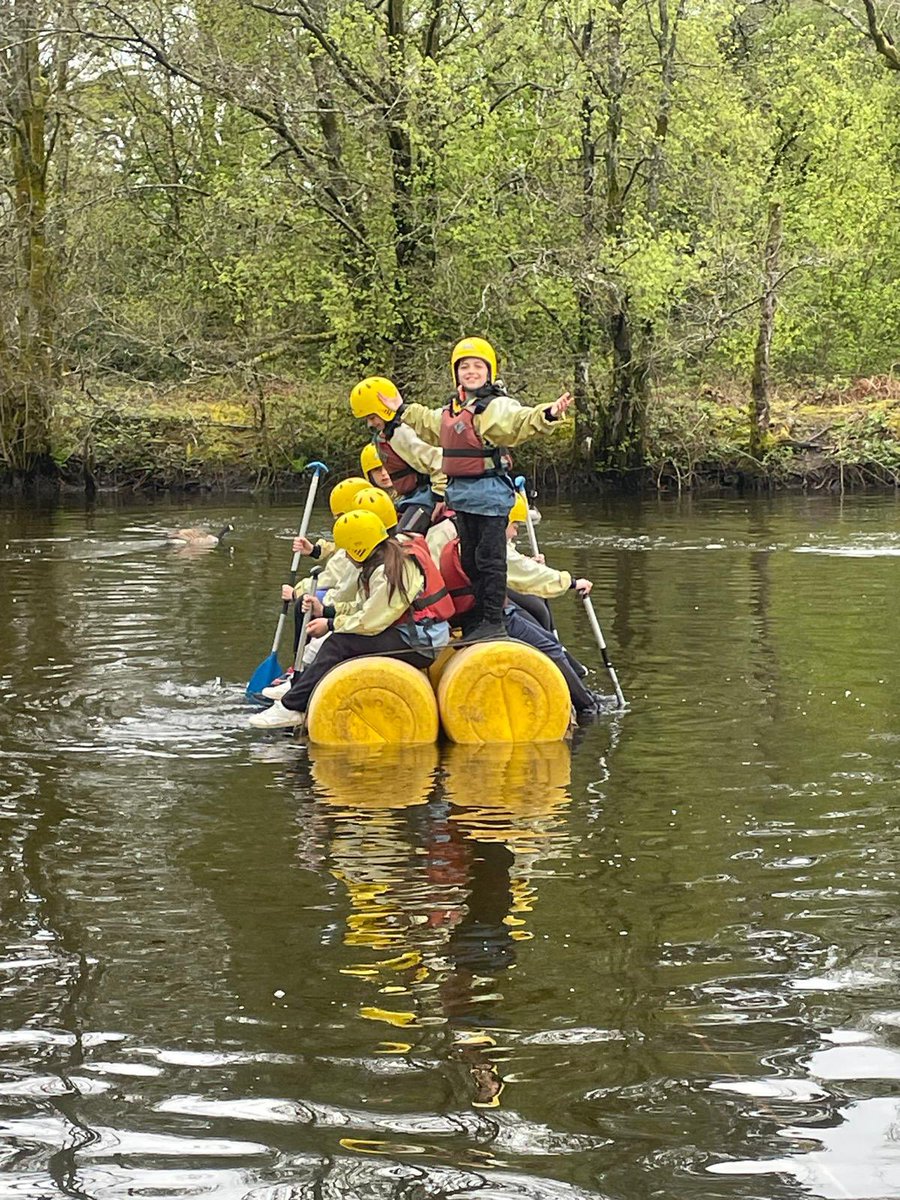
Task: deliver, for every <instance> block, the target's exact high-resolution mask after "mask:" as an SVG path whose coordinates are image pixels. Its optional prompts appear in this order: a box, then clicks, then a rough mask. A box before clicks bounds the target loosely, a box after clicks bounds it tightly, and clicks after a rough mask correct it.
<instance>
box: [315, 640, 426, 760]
mask: <svg viewBox="0 0 900 1200" xmlns="http://www.w3.org/2000/svg"><path fill="white" fill-rule="evenodd" d="M307 731H308V733H309V740H310V741H311V742H317V743H318V744H319V745H321V746H380V745H385V744H386V743H387V744H394V745H417V744H419V743H422V742H434V741H437V735H438V713H437V703H436V701H435V698H434V692H433V691H432V690H431V684H430V683H429V682H428V676H427V675H425V674H424V673H423V672H421V671H417V670H416V669H415V667H411V666H410V665H409V663H405V662H402V661H400V660H399V659H396V658H377V657H373V658H354V659H351V660H350V661H349V662H345V663H341V664H340V665H339V666H337V667H335V668H334V670H333V671H329V672H328V674H327V675H326V676H325V678H324V679H323V680H322V682H321V683H320V684H319V685H318V687H317V688H316V690H315V691H314V692H313V694H312V699H311V700H310V702H309V709H308V711H307Z"/></svg>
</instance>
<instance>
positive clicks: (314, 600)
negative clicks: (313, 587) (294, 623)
mask: <svg viewBox="0 0 900 1200" xmlns="http://www.w3.org/2000/svg"><path fill="white" fill-rule="evenodd" d="M303 611H304V612H308V613H312V615H313V616H314V617H321V615H322V613H323V611H324V610H323V608H322V601H321V600H320V599H319V597H318V596H304V597H303Z"/></svg>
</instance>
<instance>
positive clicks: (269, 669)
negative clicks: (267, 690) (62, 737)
mask: <svg viewBox="0 0 900 1200" xmlns="http://www.w3.org/2000/svg"><path fill="white" fill-rule="evenodd" d="M281 674H283V672H282V670H281V667H280V665H279V663H278V655H277V654H270V655H269V657H268V658H266V659H264V660H263V661H262V662H261V663H260V664H259V666H258V667H257V668H256V670H255V671H254V672H253V674H252V675H251V676H250V682H249V683H248V684H247V695H248V697H249V698H250V699H251V700H252V699H253V698H254V697H255V696H257V695H259V693H260V692H261V691H262V690H263V688H264V687H268V686H269V684H270V683H271V682H272V681H273V680H275V679H277V678H278V676H279V675H281Z"/></svg>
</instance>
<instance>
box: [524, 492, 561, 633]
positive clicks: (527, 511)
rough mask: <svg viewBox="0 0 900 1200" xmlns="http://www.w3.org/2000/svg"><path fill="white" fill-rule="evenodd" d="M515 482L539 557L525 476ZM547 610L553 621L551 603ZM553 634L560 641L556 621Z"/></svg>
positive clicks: (532, 542)
mask: <svg viewBox="0 0 900 1200" xmlns="http://www.w3.org/2000/svg"><path fill="white" fill-rule="evenodd" d="M515 482H516V491H517V492H519V493H520V495H521V496H522V499H523V500H524V501H525V524H526V526H527V527H528V540H529V541H530V542H531V553H532V554H533V555H534V557H535V558H537V557H538V556H539V555H540V553H541V552H540V550H539V549H538V541H537V534H536V533H535V532H534V521H533V520H532V516H531V505H530V504H529V503H528V492H527V491H526V490H525V476H524V475H517V476H516V481H515ZM547 612H548V613H550V620H551V621H552V620H553V612H552V610H551V608H550V605H549V604H547ZM553 636H554V637H555V638H556V640H557V641H559V634H558V633H557V632H556V624H555V622H554V625H553Z"/></svg>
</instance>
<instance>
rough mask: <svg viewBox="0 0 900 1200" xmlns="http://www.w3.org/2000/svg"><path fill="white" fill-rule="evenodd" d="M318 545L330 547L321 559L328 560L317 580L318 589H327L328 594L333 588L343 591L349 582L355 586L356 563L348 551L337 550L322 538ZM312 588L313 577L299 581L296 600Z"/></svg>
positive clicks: (332, 544) (295, 594) (295, 593)
mask: <svg viewBox="0 0 900 1200" xmlns="http://www.w3.org/2000/svg"><path fill="white" fill-rule="evenodd" d="M316 545H317V546H323V547H326V546H327V547H330V549H328V550H327V551H326V550H325V549H323V550H322V555H321V558H326V559H327V562H326V564H325V570H324V571H322V572H321V573H320V574H319V575H318V577H317V579H316V588H317V589H318V588H325V590H326V592H328V591H330V590H331V589H332V588H335V589H338V590H340V591H343V589H344V587H345V586H346V584H347V581H348V580H352V581H353V582H354V584H355V581H356V563H354V561H353V559H352V558H351V557H350V556H349V554H348V553H347V551H346V550H335V548H334V542H325V541H323V540H322V539H321V538H320V539H319V541H318V542H317V543H316ZM329 556H330V557H329ZM320 561H321V559H320ZM311 587H312V576H311V575H308V576H307V577H306V579H301V580H299V581H298V582H297V583H296V584H295V585H294V597H295V599H297V600H299V599H300V597H301V596H305V595H306V593H307V592H308V591H309V590H310V588H311Z"/></svg>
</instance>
